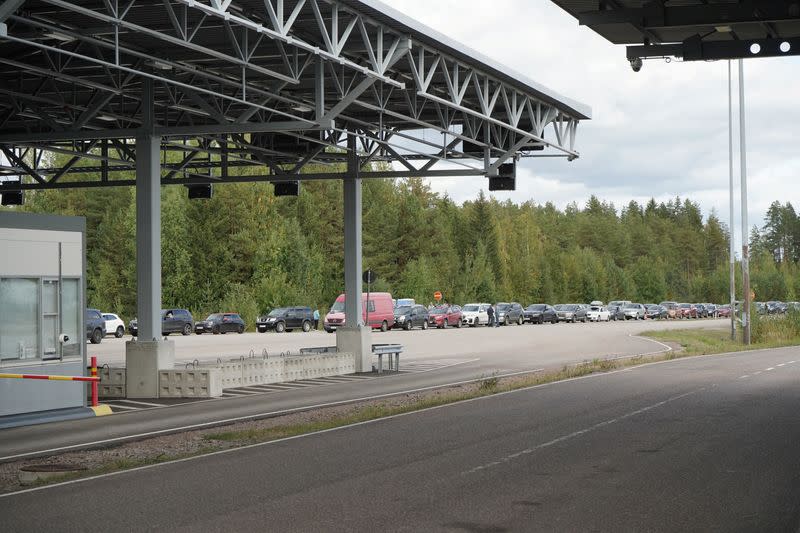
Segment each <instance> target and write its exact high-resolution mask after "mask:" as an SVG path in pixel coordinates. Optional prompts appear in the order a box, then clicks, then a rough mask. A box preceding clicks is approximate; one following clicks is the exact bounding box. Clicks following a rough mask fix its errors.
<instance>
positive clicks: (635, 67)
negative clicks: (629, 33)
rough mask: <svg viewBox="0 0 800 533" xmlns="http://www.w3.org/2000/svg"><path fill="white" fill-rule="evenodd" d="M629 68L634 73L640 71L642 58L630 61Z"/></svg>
mask: <svg viewBox="0 0 800 533" xmlns="http://www.w3.org/2000/svg"><path fill="white" fill-rule="evenodd" d="M631 68H632V69H633V71H634V72H639V71H640V70H642V58H641V57H637V58H635V59H631Z"/></svg>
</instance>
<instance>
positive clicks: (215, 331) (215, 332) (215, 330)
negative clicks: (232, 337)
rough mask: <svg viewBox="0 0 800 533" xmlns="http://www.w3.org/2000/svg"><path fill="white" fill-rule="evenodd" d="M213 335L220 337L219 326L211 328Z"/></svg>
mask: <svg viewBox="0 0 800 533" xmlns="http://www.w3.org/2000/svg"><path fill="white" fill-rule="evenodd" d="M211 333H213V334H214V335H219V326H214V327H213V328H211Z"/></svg>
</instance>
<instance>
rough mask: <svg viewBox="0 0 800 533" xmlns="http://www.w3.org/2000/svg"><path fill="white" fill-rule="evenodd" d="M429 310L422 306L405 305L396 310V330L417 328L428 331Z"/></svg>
mask: <svg viewBox="0 0 800 533" xmlns="http://www.w3.org/2000/svg"><path fill="white" fill-rule="evenodd" d="M428 318H429V315H428V310H427V309H425V307H424V306H422V305H403V306H401V307H398V308H396V309H395V310H394V326H393V327H395V328H403V329H404V330H406V331H408V330H409V329H413V328H416V327H417V326H419V327H421V328H422V329H428Z"/></svg>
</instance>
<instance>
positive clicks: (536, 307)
mask: <svg viewBox="0 0 800 533" xmlns="http://www.w3.org/2000/svg"><path fill="white" fill-rule="evenodd" d="M544 308H545V305H544V304H534V305H529V306H528V309H527V310H528V311H544Z"/></svg>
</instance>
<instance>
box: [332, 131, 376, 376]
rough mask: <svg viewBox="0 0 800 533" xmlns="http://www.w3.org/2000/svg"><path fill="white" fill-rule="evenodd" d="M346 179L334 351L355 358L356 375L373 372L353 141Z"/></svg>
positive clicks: (349, 140) (349, 142) (350, 137)
mask: <svg viewBox="0 0 800 533" xmlns="http://www.w3.org/2000/svg"><path fill="white" fill-rule="evenodd" d="M347 149H348V158H347V178H345V179H344V183H343V189H344V289H345V290H344V292H345V304H344V312H345V324H344V327H343V328H339V329H338V330H336V347H337V350H338V351H340V352H348V353H352V354H353V355H354V356H355V364H356V365H355V366H356V372H369V371H371V370H372V344H371V342H372V340H371V332H370V329H369V327H367V326H365V325H364V318H363V313H364V305H363V302H362V300H361V298H362V296H361V294H362V281H361V271H362V258H361V211H362V205H361V178H360V177H359V173H360V165H361V163H360V161H359V158H358V153H357V151H356V149H357V146H356V137H355V135H353V134H350V135H348V138H347Z"/></svg>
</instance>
